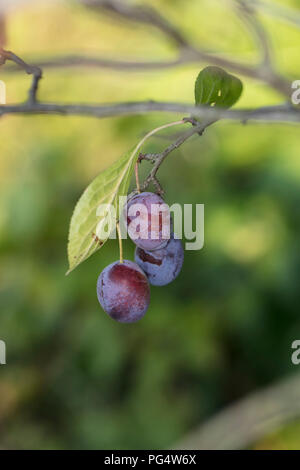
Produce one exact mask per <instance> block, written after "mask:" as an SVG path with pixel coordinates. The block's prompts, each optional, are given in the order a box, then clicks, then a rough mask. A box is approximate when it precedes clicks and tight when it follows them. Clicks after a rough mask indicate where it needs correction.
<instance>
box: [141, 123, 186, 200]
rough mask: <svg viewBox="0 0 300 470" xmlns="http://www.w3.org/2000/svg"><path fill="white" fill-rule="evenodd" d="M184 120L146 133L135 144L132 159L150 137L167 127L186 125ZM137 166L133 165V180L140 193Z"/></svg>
mask: <svg viewBox="0 0 300 470" xmlns="http://www.w3.org/2000/svg"><path fill="white" fill-rule="evenodd" d="M186 122H187V121H186V120H184V119H181V120H180V121H175V122H169V124H164V125H163V126H159V127H156V128H155V129H153V130H152V131H150V132H148V134H146V135H145V136H144V137H143V139H142V140H141V141H140V142H139V143H138V144H137V146H136V147H135V149H134V151H133V153H132V158H133V156H134V155H135V154H136V153H137V152H138V151H139V150H140V148H141V147H142V145H143V144H144V142H145V141H146V140H147V139H148V138H149V137H151V136H152V135H153V134H156V132H159V131H162V130H163V129H167V128H168V127H172V126H178V125H179V124H186ZM138 164H139V161H137V162H136V164H135V180H136V189H137V191H138V193H140V192H141V186H140V181H139V174H138Z"/></svg>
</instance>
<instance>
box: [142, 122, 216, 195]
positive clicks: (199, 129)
mask: <svg viewBox="0 0 300 470" xmlns="http://www.w3.org/2000/svg"><path fill="white" fill-rule="evenodd" d="M186 122H187V121H186ZM214 122H216V120H212V121H209V122H207V121H206V122H204V123H201V124H200V123H198V125H196V126H194V127H193V128H192V129H189V130H188V131H187V132H185V133H184V134H182V135H181V136H180V137H179V138H178V139H177V140H176V141H175V142H172V144H170V145H169V146H168V147H167V148H166V149H165V150H164V151H163V152H161V153H158V154H148V155H147V154H143V155H140V160H150V161H152V162H153V163H154V165H153V168H152V170H151V171H150V173H149V175H148V177H147V178H146V180H145V182H144V184H143V185H142V187H141V189H142V190H143V191H144V190H145V189H146V188H147V187H148V186H149V185H150V184H151V183H153V184H154V185H155V186H156V187H157V186H158V184H159V183H158V181H157V177H156V174H157V172H158V170H159V168H160V166H161V165H162V163H163V162H164V160H165V159H166V158H167V156H168V155H169V154H170V153H171V152H173V151H174V150H176V149H178V148H179V147H180V146H181V145H182V144H184V143H185V142H186V141H187V140H188V139H189V138H190V137H192V136H193V135H195V134H199V135H202V134H203V132H204V131H205V129H206V128H207V127H208V126H210V125H211V124H213V123H214ZM159 189H160V191H161V189H162V188H161V186H160V185H159Z"/></svg>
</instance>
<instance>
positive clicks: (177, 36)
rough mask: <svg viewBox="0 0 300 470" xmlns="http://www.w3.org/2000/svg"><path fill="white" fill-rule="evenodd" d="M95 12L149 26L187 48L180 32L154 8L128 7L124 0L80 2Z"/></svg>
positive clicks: (85, 0) (83, 0)
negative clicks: (103, 12)
mask: <svg viewBox="0 0 300 470" xmlns="http://www.w3.org/2000/svg"><path fill="white" fill-rule="evenodd" d="M80 1H81V3H82V4H84V5H85V6H87V7H89V8H92V9H93V10H96V11H107V12H109V13H113V14H115V15H118V16H120V17H121V18H125V19H129V20H131V21H137V22H139V23H144V24H149V25H152V26H154V27H156V28H157V29H159V30H160V31H161V32H162V33H164V34H166V35H167V36H168V37H169V38H171V39H172V40H173V41H174V42H175V43H176V44H177V45H178V46H179V47H180V48H184V47H188V42H187V41H186V39H185V38H184V37H183V35H182V34H181V32H180V31H179V30H178V29H177V28H175V26H174V25H172V24H171V23H169V22H168V21H167V20H166V19H165V18H163V17H162V16H161V15H160V14H159V13H158V12H157V11H156V10H155V9H154V8H152V7H150V6H146V5H130V4H129V3H128V2H127V1H126V0H80Z"/></svg>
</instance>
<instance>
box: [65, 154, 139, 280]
mask: <svg viewBox="0 0 300 470" xmlns="http://www.w3.org/2000/svg"><path fill="white" fill-rule="evenodd" d="M136 159H137V157H136V152H135V151H131V152H128V153H126V154H125V155H124V156H123V157H122V158H120V159H119V160H118V161H116V162H115V163H114V164H113V165H111V166H110V167H109V168H107V169H106V170H104V171H103V172H102V173H100V174H99V175H98V176H97V177H96V178H95V179H94V180H93V181H92V183H91V184H90V185H89V186H88V187H87V188H86V190H85V191H84V193H83V194H82V196H81V197H80V199H79V201H78V203H77V205H76V207H75V210H74V212H73V215H72V219H71V223H70V231H69V243H68V258H69V271H68V272H67V274H69V273H70V272H71V271H73V269H75V268H76V267H77V266H78V265H79V264H80V263H82V261H84V260H86V259H87V258H89V257H90V256H91V255H92V254H93V253H95V252H96V251H97V250H99V249H100V248H101V247H102V246H103V245H104V243H105V242H106V240H107V239H108V237H109V234H108V235H107V236H106V237H105V239H99V238H97V236H96V229H97V226H98V224H99V223H105V222H104V221H105V220H106V219H107V217H108V215H109V211H108V210H107V209H105V208H103V209H102V208H101V210H100V211H99V206H100V204H101V205H103V204H111V205H113V207H114V208H115V211H116V219H115V220H113V221H112V222H113V227H115V224H116V222H117V218H118V215H119V210H122V208H121V207H119V197H120V196H126V195H127V192H128V187H129V183H130V176H131V173H132V170H133V167H134V164H135V162H136Z"/></svg>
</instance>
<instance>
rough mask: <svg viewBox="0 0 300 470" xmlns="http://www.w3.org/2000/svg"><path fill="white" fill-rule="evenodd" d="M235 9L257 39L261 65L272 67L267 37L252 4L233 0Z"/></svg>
mask: <svg viewBox="0 0 300 470" xmlns="http://www.w3.org/2000/svg"><path fill="white" fill-rule="evenodd" d="M235 4H236V6H237V11H238V13H239V16H240V17H241V19H242V20H243V21H244V22H245V24H246V25H247V26H249V27H250V29H251V30H252V32H253V34H254V36H255V37H256V39H257V43H258V46H259V50H260V51H261V53H262V63H261V65H262V66H263V67H265V68H269V69H272V60H271V59H272V54H271V45H270V42H269V37H268V35H267V33H266V31H265V29H264V28H263V26H262V24H261V22H260V21H259V19H258V18H257V15H256V11H255V8H254V7H253V5H252V4H251V3H249V2H247V1H245V0H235Z"/></svg>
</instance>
